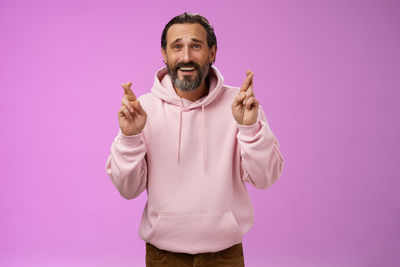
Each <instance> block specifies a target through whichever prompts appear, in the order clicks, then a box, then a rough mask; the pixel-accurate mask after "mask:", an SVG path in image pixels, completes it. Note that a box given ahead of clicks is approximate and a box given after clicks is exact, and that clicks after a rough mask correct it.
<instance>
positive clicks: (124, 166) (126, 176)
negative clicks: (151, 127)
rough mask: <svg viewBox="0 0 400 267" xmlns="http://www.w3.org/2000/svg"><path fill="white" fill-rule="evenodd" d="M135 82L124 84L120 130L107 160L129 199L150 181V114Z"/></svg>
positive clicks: (113, 176) (118, 183) (120, 187)
mask: <svg viewBox="0 0 400 267" xmlns="http://www.w3.org/2000/svg"><path fill="white" fill-rule="evenodd" d="M131 85H132V83H131V82H129V83H126V84H123V85H122V87H123V88H124V91H125V94H124V97H123V98H122V101H121V108H120V109H119V111H118V120H119V126H120V131H119V134H118V136H117V137H116V138H115V139H114V142H113V143H112V145H111V154H110V156H109V157H108V159H107V163H106V172H107V174H108V175H109V176H110V178H111V181H112V182H113V184H114V185H115V187H116V188H117V189H118V191H119V192H120V194H121V195H122V196H123V197H125V198H127V199H131V198H135V197H137V196H138V195H139V194H140V193H141V192H143V190H144V189H145V188H146V184H147V163H146V159H145V156H146V146H145V143H144V139H143V134H142V131H143V129H144V127H145V125H146V120H147V114H146V112H145V111H144V109H143V108H142V106H141V105H140V102H139V100H138V99H136V96H135V94H134V93H133V91H132V90H131V88H130V87H131Z"/></svg>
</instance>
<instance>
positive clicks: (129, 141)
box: [119, 132, 142, 146]
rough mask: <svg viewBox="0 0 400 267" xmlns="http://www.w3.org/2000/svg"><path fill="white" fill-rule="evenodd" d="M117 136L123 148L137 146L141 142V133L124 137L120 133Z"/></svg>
mask: <svg viewBox="0 0 400 267" xmlns="http://www.w3.org/2000/svg"><path fill="white" fill-rule="evenodd" d="M119 135H120V137H119V142H120V144H122V145H124V146H138V145H139V144H140V141H141V140H142V133H139V134H135V135H124V134H123V133H122V132H120V133H119Z"/></svg>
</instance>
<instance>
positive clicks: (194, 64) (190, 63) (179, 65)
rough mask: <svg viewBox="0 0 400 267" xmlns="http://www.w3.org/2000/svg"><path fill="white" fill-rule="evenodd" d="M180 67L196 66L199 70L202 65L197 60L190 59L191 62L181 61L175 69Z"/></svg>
mask: <svg viewBox="0 0 400 267" xmlns="http://www.w3.org/2000/svg"><path fill="white" fill-rule="evenodd" d="M180 67H195V69H197V70H199V69H200V65H199V64H197V63H196V62H193V61H190V62H185V63H183V62H181V63H178V64H176V65H175V70H178V69H179V68H180Z"/></svg>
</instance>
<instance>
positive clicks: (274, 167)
mask: <svg viewBox="0 0 400 267" xmlns="http://www.w3.org/2000/svg"><path fill="white" fill-rule="evenodd" d="M253 76H254V73H253V72H251V71H247V72H246V79H245V80H244V82H243V84H242V86H241V88H240V91H239V93H238V95H237V96H236V98H235V99H234V101H233V103H232V115H233V118H234V119H235V120H236V122H237V128H238V134H237V139H238V143H239V146H240V154H241V164H242V171H243V173H242V179H243V181H247V182H249V183H251V184H253V185H254V186H255V187H257V188H262V189H265V188H267V187H269V186H270V185H271V184H273V183H274V182H275V181H276V180H277V179H278V178H279V176H280V175H281V173H282V168H283V165H284V159H283V157H282V155H281V153H280V152H279V143H278V140H277V139H276V137H275V136H274V134H273V133H272V131H271V129H270V128H269V126H268V122H267V119H266V117H265V114H264V111H263V110H262V108H261V107H260V105H259V102H258V100H257V99H256V97H255V95H254V91H253Z"/></svg>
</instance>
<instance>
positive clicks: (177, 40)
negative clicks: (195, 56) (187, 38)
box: [171, 38, 182, 45]
mask: <svg viewBox="0 0 400 267" xmlns="http://www.w3.org/2000/svg"><path fill="white" fill-rule="evenodd" d="M180 40H182V38H178V39H176V40H175V41H173V42H172V43H171V45H173V44H175V43H177V42H179V41H180Z"/></svg>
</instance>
